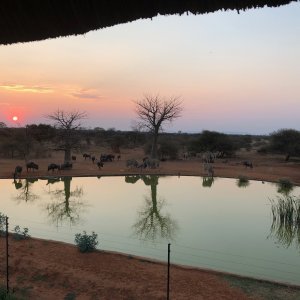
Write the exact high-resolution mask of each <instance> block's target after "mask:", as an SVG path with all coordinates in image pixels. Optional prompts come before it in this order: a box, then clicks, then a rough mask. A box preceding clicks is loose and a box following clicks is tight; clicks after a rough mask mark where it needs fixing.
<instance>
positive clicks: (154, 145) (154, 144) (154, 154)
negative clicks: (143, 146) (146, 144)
mask: <svg viewBox="0 0 300 300" xmlns="http://www.w3.org/2000/svg"><path fill="white" fill-rule="evenodd" d="M157 139H158V131H154V133H153V141H152V149H151V158H157Z"/></svg>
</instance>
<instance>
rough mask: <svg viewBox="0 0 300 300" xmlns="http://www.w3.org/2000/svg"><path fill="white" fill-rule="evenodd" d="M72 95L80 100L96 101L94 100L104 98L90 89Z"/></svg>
mask: <svg viewBox="0 0 300 300" xmlns="http://www.w3.org/2000/svg"><path fill="white" fill-rule="evenodd" d="M70 95H71V96H73V97H75V98H78V99H94V100H100V99H103V97H102V96H100V95H99V93H98V92H97V91H94V90H88V89H82V90H80V91H76V92H73V93H71V94H70Z"/></svg>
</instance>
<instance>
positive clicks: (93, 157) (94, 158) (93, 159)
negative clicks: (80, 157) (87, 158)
mask: <svg viewBox="0 0 300 300" xmlns="http://www.w3.org/2000/svg"><path fill="white" fill-rule="evenodd" d="M95 160H96V157H95V156H92V162H93V164H94V163H95Z"/></svg>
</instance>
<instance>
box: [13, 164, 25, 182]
mask: <svg viewBox="0 0 300 300" xmlns="http://www.w3.org/2000/svg"><path fill="white" fill-rule="evenodd" d="M22 170H23V168H22V167H21V166H16V167H15V172H14V179H16V177H17V176H18V177H20V176H21V173H22Z"/></svg>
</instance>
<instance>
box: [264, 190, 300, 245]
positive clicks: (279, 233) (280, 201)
mask: <svg viewBox="0 0 300 300" xmlns="http://www.w3.org/2000/svg"><path fill="white" fill-rule="evenodd" d="M271 210H272V215H273V221H272V225H271V228H270V235H269V237H272V238H275V240H276V242H278V243H280V244H281V245H283V246H284V247H286V248H288V247H290V245H291V244H292V243H293V242H294V243H295V245H296V247H297V248H300V198H299V197H298V198H297V197H295V196H290V195H283V196H280V197H277V200H276V201H275V200H271Z"/></svg>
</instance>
